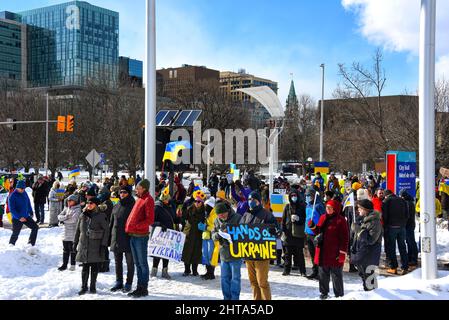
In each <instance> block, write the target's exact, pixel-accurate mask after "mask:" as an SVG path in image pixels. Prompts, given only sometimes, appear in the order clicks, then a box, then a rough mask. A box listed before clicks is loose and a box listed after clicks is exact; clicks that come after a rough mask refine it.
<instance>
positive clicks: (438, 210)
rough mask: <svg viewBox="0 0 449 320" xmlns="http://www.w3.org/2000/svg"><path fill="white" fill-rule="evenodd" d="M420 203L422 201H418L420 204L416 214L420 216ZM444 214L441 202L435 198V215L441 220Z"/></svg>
mask: <svg viewBox="0 0 449 320" xmlns="http://www.w3.org/2000/svg"><path fill="white" fill-rule="evenodd" d="M420 201H421V200H418V202H417V203H416V213H418V214H419V212H420ZM442 214H443V210H442V209H441V202H440V200H438V199H436V198H435V215H436V216H437V217H438V218H439V217H441V215H442Z"/></svg>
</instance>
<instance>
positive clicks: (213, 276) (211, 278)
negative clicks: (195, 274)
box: [209, 266, 215, 280]
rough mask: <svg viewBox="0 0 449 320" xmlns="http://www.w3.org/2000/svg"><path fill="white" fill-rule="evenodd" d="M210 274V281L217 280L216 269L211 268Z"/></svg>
mask: <svg viewBox="0 0 449 320" xmlns="http://www.w3.org/2000/svg"><path fill="white" fill-rule="evenodd" d="M209 269H210V273H209V280H215V274H214V273H215V267H214V266H209Z"/></svg>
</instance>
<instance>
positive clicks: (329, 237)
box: [0, 171, 449, 300]
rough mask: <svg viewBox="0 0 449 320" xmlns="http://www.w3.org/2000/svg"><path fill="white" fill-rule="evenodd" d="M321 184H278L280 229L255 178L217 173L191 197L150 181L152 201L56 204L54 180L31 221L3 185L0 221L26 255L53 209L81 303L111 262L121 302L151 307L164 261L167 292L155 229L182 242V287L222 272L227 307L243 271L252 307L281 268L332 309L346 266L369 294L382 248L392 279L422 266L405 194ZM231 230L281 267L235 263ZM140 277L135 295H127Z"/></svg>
mask: <svg viewBox="0 0 449 320" xmlns="http://www.w3.org/2000/svg"><path fill="white" fill-rule="evenodd" d="M326 180H327V181H326ZM326 180H325V179H324V178H323V177H322V176H321V175H320V174H319V173H318V174H316V175H314V176H313V177H309V176H305V177H303V178H302V179H301V180H300V181H298V182H297V183H289V182H288V181H287V179H285V178H282V177H279V178H278V179H276V180H275V189H278V190H279V189H281V190H285V193H286V194H287V195H288V204H287V205H286V206H285V209H284V212H283V215H282V218H279V219H276V218H275V217H274V215H273V212H272V210H271V204H270V196H269V189H268V186H267V185H266V184H265V183H264V182H263V181H261V180H260V179H259V178H258V177H257V176H256V175H255V174H254V172H252V171H250V172H249V173H248V174H247V175H245V177H244V178H243V179H241V180H237V181H230V180H229V179H227V178H226V177H223V176H222V177H220V176H219V175H217V174H215V173H213V174H212V175H211V177H210V179H209V180H208V181H205V182H206V185H207V188H200V187H199V186H197V185H195V184H194V182H193V181H192V183H191V184H190V185H189V187H188V188H187V189H186V188H185V187H184V185H183V183H182V181H183V176H182V174H178V175H177V176H175V177H174V179H173V182H172V184H170V183H169V181H168V177H167V175H165V174H163V175H161V177H160V179H157V178H156V179H155V181H154V183H155V189H156V193H155V197H154V198H153V196H152V195H150V193H149V190H150V183H151V182H150V181H149V180H146V179H143V180H142V179H141V178H140V177H138V179H134V178H132V177H131V178H129V179H127V178H126V177H124V176H123V177H121V178H120V179H114V180H111V179H110V178H105V180H104V181H103V182H102V183H100V182H98V183H91V182H89V181H86V182H83V183H81V185H79V186H78V185H77V184H76V182H74V181H72V182H71V183H69V184H68V185H67V186H66V187H65V189H64V193H63V194H61V193H60V190H61V188H62V187H63V186H62V183H61V182H60V181H59V180H56V181H54V182H53V183H52V187H51V188H49V187H48V186H49V184H50V183H51V181H48V180H47V179H45V178H44V177H42V176H39V177H38V179H37V181H36V182H35V183H33V185H32V189H33V201H34V210H33V207H32V206H31V201H30V199H29V197H28V195H27V193H26V192H25V189H26V182H25V181H24V180H17V181H11V183H10V187H9V190H7V189H6V188H5V187H4V184H3V185H2V184H0V193H2V192H3V193H4V192H7V193H9V196H8V201H7V205H6V208H4V206H0V214H3V213H5V212H10V213H11V215H12V235H11V238H10V244H11V245H15V243H16V241H17V239H18V237H19V234H20V231H21V229H22V227H23V225H25V226H27V227H28V228H30V229H31V233H30V237H29V244H30V245H31V246H34V245H35V244H36V239H37V234H38V230H39V224H43V223H44V218H45V210H44V206H45V204H46V203H47V201H48V203H49V214H50V217H49V221H50V223H49V226H50V227H62V228H64V231H63V241H62V261H63V262H62V265H61V266H60V267H59V270H60V271H61V272H62V271H65V270H67V269H69V270H72V271H74V270H75V269H76V264H77V263H79V264H80V265H81V266H82V271H81V290H80V291H79V294H80V295H84V294H86V293H88V292H90V293H92V294H94V293H96V281H97V276H98V273H102V272H109V271H110V258H109V257H110V252H109V251H111V252H112V253H113V257H114V263H115V271H116V282H115V284H114V286H113V287H112V288H111V291H113V292H117V291H123V292H124V293H127V294H128V295H129V296H131V297H135V298H139V297H145V296H147V295H148V283H149V279H150V277H157V275H158V269H159V264H160V262H161V260H162V272H161V277H162V278H164V279H167V280H171V278H172V277H171V276H170V274H169V260H167V259H160V258H153V265H152V268H151V270H150V267H149V263H148V242H149V239H150V238H151V230H154V228H155V227H160V228H161V229H162V232H165V231H167V229H171V230H176V231H179V232H183V233H184V234H185V235H186V240H185V244H184V248H183V252H182V262H183V263H184V273H183V276H184V277H190V276H193V277H198V276H200V274H199V270H198V267H199V266H200V265H204V266H205V273H204V274H203V275H201V278H202V279H204V280H205V281H213V280H215V269H216V267H218V266H220V269H221V288H222V293H223V297H224V299H225V300H239V299H240V292H241V269H242V268H241V267H242V265H243V264H244V265H245V266H246V269H247V272H248V277H249V281H250V284H251V288H252V292H253V298H254V300H270V299H271V290H270V284H269V272H270V265H271V264H274V263H275V262H277V264H278V265H279V266H281V267H282V268H283V276H290V275H291V274H292V272H293V271H295V270H297V271H299V275H300V276H303V277H305V278H307V279H309V280H311V281H313V280H318V281H319V291H320V298H321V299H327V298H329V291H330V288H329V282H330V280H331V279H332V284H333V291H334V295H335V296H336V297H342V296H344V279H343V277H344V273H343V268H344V266H345V264H348V265H349V272H358V274H359V276H360V277H361V280H362V284H363V288H364V290H366V291H370V290H373V289H375V284H374V283H373V282H372V281H371V280H372V277H371V275H373V274H374V273H375V272H376V268H378V267H379V264H380V257H381V252H382V247H383V249H384V251H385V253H386V264H387V267H388V270H387V272H388V273H390V274H405V273H407V272H409V271H410V270H411V269H413V268H415V267H416V266H417V265H418V252H419V248H418V243H417V242H416V240H415V228H416V218H417V215H419V197H418V198H414V197H412V196H411V195H410V194H409V193H408V192H407V191H406V190H401V192H400V193H399V194H398V195H395V194H394V193H393V192H392V191H390V190H385V187H384V186H383V185H384V184H385V183H384V179H382V177H374V176H368V177H360V178H359V177H357V176H352V175H349V176H344V177H343V178H342V179H337V177H336V176H335V175H334V174H331V175H330V176H329V177H328V179H326ZM170 186H172V189H173V190H170ZM417 195H419V192H418V193H417ZM438 196H439V197H440V196H442V197H443V199H442V200H441V201H442V206H441V205H440V207H439V208H442V209H440V211H441V215H444V216H445V218H447V212H448V209H449V208H448V206H447V205H448V203H447V202H448V200H449V199H448V195H446V194H444V195H441V194H440V193H439V194H438ZM351 199H353V201H352V204H350V205H348V204H349V203H351V201H350V200H351ZM113 201H114V202H113ZM436 201H437V202H440V201H439V199H436ZM437 214H439V212H437ZM0 216H1V215H0ZM33 217H35V219H33ZM238 224H263V225H267V226H268V227H269V230H270V233H271V234H272V235H273V236H275V237H276V238H278V242H279V243H280V246H279V249H280V248H282V249H280V250H278V256H277V261H271V260H257V261H253V260H246V261H242V259H238V258H235V257H234V256H233V255H232V254H231V252H230V250H231V248H230V244H229V242H228V240H227V239H226V237H223V234H224V233H226V232H227V227H228V226H230V225H238ZM151 227H152V228H151ZM382 243H383V246H382ZM396 245H397V246H398V248H399V252H400V261H401V265H400V268H399V265H398V261H397V257H396ZM305 248H307V251H308V256H310V259H311V264H312V270H311V273H310V274H307V271H306V261H305V260H306V258H305V257H306V255H305V251H304V249H305ZM282 261H283V262H282ZM124 263H126V279H125V278H124V268H123V264H124ZM135 274H136V275H137V287H136V288H135V290H134V291H133V290H132V286H133V281H134V277H135ZM89 279H90V283H89ZM125 280H126V281H125Z"/></svg>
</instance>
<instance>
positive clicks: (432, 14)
mask: <svg viewBox="0 0 449 320" xmlns="http://www.w3.org/2000/svg"><path fill="white" fill-rule="evenodd" d="M420 20H421V22H420V23H421V32H420V51H419V55H420V61H419V175H420V190H421V197H420V199H421V200H420V202H421V265H422V279H423V280H433V279H436V278H437V274H438V270H437V247H436V245H437V244H436V218H435V29H436V22H435V20H436V0H422V1H421V19H420Z"/></svg>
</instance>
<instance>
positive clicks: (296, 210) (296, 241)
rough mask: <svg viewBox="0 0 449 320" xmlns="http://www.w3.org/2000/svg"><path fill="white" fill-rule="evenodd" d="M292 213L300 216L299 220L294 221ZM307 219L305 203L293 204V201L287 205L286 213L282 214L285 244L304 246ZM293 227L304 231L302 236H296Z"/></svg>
mask: <svg viewBox="0 0 449 320" xmlns="http://www.w3.org/2000/svg"><path fill="white" fill-rule="evenodd" d="M292 215H297V216H299V221H295V222H293V221H292V219H291V218H292ZM305 221H306V207H305V204H304V203H302V202H299V203H298V204H297V205H295V206H292V205H291V203H290V204H288V205H286V206H285V208H284V214H283V215H282V232H283V233H284V236H283V238H284V239H283V244H284V245H285V246H299V247H304V236H305V232H304V227H305ZM293 228H295V229H296V228H297V229H300V230H301V231H302V236H301V237H296V236H294V235H293Z"/></svg>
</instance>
